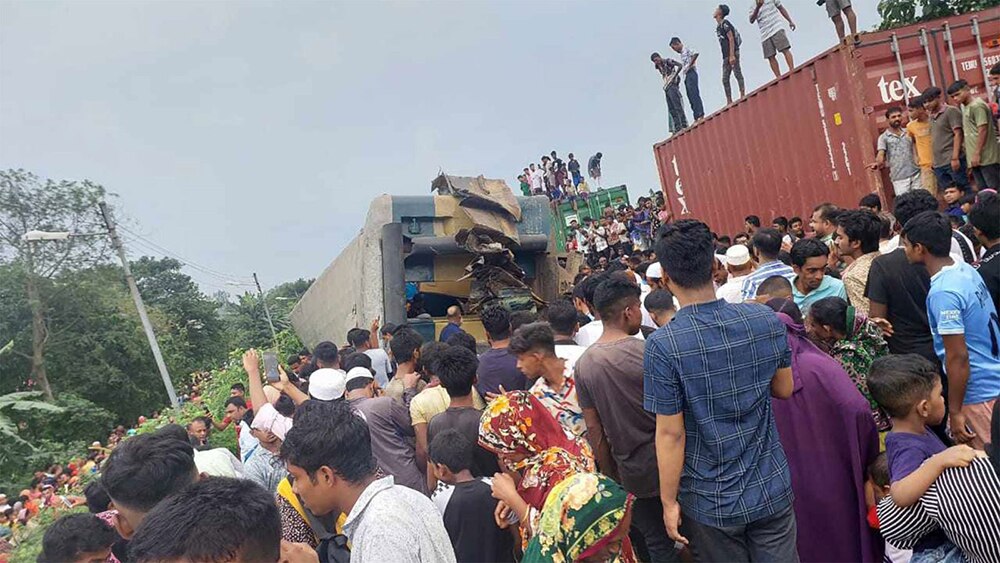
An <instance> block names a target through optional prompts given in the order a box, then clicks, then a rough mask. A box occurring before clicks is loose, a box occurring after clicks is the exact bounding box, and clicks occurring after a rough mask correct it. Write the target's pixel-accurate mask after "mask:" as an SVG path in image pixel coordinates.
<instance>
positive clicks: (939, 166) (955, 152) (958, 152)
mask: <svg viewBox="0 0 1000 563" xmlns="http://www.w3.org/2000/svg"><path fill="white" fill-rule="evenodd" d="M920 97H921V98H923V100H924V108H926V109H927V113H929V114H930V119H931V144H932V146H933V148H934V163H933V164H934V176H936V177H937V183H938V185H939V186H941V189H944V188H946V187H948V186H959V187H960V188H961V189H962V190H963V191H966V192H967V191H969V178H968V177H967V176H966V174H965V157H964V156H963V155H962V111H961V110H959V109H958V108H956V107H952V106H949V105H947V104H945V103H944V102H942V101H941V89H940V88H938V87H937V86H931V87H930V88H928V89H926V90H924V92H923V94H921V95H920Z"/></svg>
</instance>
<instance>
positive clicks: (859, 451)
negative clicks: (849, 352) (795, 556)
mask: <svg viewBox="0 0 1000 563" xmlns="http://www.w3.org/2000/svg"><path fill="white" fill-rule="evenodd" d="M767 304H768V306H770V307H771V308H772V309H774V310H775V311H777V312H778V317H779V318H780V319H781V320H782V322H784V323H785V326H786V327H787V331H788V347H789V348H790V349H791V352H792V377H793V379H794V381H795V387H794V391H793V393H792V396H791V397H790V398H788V399H772V401H771V402H772V404H773V406H774V420H775V423H776V424H777V427H778V435H779V437H780V439H781V445H782V446H783V447H784V449H785V455H786V457H787V458H788V467H789V469H790V471H791V474H792V491H794V493H795V504H794V506H795V520H796V524H797V527H798V551H799V558H800V559H801V560H802V561H803V562H808V561H881V560H882V545H881V542H879V541H878V540H877V538H876V536H875V533H874V531H873V530H872V529H871V528H870V527H869V526H868V522H867V520H866V514H867V510H868V508H867V505H866V503H865V480H866V475H867V468H868V465H869V464H870V463H871V462H872V461H873V460H874V459H875V456H877V455H878V453H879V442H878V431H877V430H876V428H875V420H874V418H873V417H872V411H871V408H870V407H869V405H868V401H867V400H865V398H864V396H862V395H861V392H860V391H858V388H857V386H855V385H854V382H852V381H851V378H850V377H848V375H847V372H845V371H844V368H843V367H841V366H840V364H839V363H838V362H837V360H834V359H833V358H831V357H830V356H828V355H827V354H826V353H824V352H823V351H822V350H820V349H819V348H817V347H816V346H815V345H814V344H813V343H812V342H810V341H809V339H808V338H807V337H806V332H805V329H804V328H803V326H802V315H801V313H800V312H799V310H798V307H796V306H795V303H793V302H792V301H791V300H790V299H772V300H771V301H768V303H767Z"/></svg>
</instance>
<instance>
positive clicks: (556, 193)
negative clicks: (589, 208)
mask: <svg viewBox="0 0 1000 563" xmlns="http://www.w3.org/2000/svg"><path fill="white" fill-rule="evenodd" d="M602 158H604V155H603V154H601V153H596V154H594V156H591V157H590V158H589V159H588V160H587V175H588V176H589V177H590V179H591V180H592V181H593V182H594V183H595V184H596V185H597V187H598V189H599V188H601V187H602V186H601V159H602ZM540 160H541V164H536V163H534V162H532V163H531V164H529V165H528V166H527V167H525V168H524V170H523V171H522V172H521V174H518V176H517V181H518V183H519V184H520V188H521V194H523V195H524V196H525V197H527V196H533V195H544V196H547V197H548V198H549V201H551V202H553V205H555V204H557V203H559V202H561V201H563V200H568V201H575V200H576V199H577V198H580V199H583V200H586V199H587V198H588V197H589V196H590V185H589V184H588V183H587V179H586V178H584V176H583V172H582V169H581V168H580V161H578V160H577V159H576V156H574V155H573V153H569V154H568V155H567V157H566V161H565V162H564V161H563V160H562V159H561V158H559V155H558V154H557V153H556V151H552V152H551V153H550V154H548V155H542V158H541V159H540Z"/></svg>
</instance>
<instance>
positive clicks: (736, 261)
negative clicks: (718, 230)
mask: <svg viewBox="0 0 1000 563" xmlns="http://www.w3.org/2000/svg"><path fill="white" fill-rule="evenodd" d="M749 261H750V249H749V248H747V247H746V245H743V244H734V245H732V246H730V247H729V249H728V250H726V262H727V263H728V264H730V265H732V266H742V265H743V264H746V263H747V262H749Z"/></svg>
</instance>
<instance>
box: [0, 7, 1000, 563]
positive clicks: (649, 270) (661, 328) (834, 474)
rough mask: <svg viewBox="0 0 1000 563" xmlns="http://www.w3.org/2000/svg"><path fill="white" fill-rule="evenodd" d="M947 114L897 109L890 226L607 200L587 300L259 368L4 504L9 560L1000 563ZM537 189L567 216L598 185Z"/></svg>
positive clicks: (979, 231) (996, 207)
mask: <svg viewBox="0 0 1000 563" xmlns="http://www.w3.org/2000/svg"><path fill="white" fill-rule="evenodd" d="M765 4H766V3H763V2H758V7H760V6H762V5H765ZM721 8H724V6H721V7H720V10H721ZM723 15H724V14H723ZM758 15H759V14H758ZM991 77H992V79H993V80H994V81H995V82H994V84H1000V68H998V67H994V68H993V69H992V70H991ZM947 93H948V96H949V98H950V100H951V101H953V102H954V103H955V104H957V106H948V105H946V104H944V103H943V102H942V101H941V99H940V98H941V96H942V92H941V91H940V90H939V89H936V88H931V89H928V90H927V91H925V92H923V93H922V94H921V95H920V96H919V97H915V98H913V99H911V100H910V102H909V104H908V105H909V110H910V122H909V123H908V124H907V125H906V126H905V127H904V126H903V121H902V109H901V108H890V109H889V111H887V112H886V118H887V123H888V129H887V130H886V132H885V133H884V134H883V135H882V136H880V138H879V141H878V146H877V152H876V162H875V164H874V167H875V168H879V167H888V169H889V175H890V178H891V179H892V183H893V191H894V192H895V198H894V200H893V203H892V209H891V212H890V210H889V209H883V205H882V201H881V199H880V198H879V197H878V195H876V194H869V195H867V196H865V197H864V198H862V199H861V200H860V201H859V202H858V205H857V207H856V208H852V209H844V208H840V207H838V206H835V205H833V204H830V203H822V204H820V205H817V206H816V207H815V208H814V209H813V210H812V212H811V214H810V215H809V216H808V220H807V221H805V220H803V219H802V218H801V217H798V216H793V217H791V218H786V217H784V216H779V217H774V218H773V219H772V221H771V223H770V225H769V226H766V225H764V224H763V223H762V221H761V219H760V217H758V216H755V215H749V216H747V217H746V218H745V222H744V230H743V231H742V232H740V233H736V234H734V235H732V236H728V235H718V234H716V233H713V232H712V231H711V230H710V228H709V226H708V225H706V224H704V223H702V222H699V221H696V220H690V219H686V220H680V221H673V220H672V217H671V216H670V215H669V213H667V212H666V210H665V208H664V205H663V200H662V197H660V196H656V197H654V198H640V199H639V201H638V204H637V206H636V207H634V208H633V207H631V206H628V205H627V204H625V205H620V206H618V207H617V208H615V207H613V206H608V207H607V208H606V209H604V210H603V214H602V217H601V218H600V219H599V220H591V219H588V220H585V221H584V224H583V225H579V224H573V225H571V230H572V238H571V240H570V241H568V242H570V250H573V251H577V252H581V253H583V254H584V255H585V256H586V264H585V265H583V266H581V268H580V272H579V274H578V275H577V277H576V279H575V280H574V285H573V288H572V290H571V291H570V292H568V293H567V294H565V295H564V296H562V298H560V299H558V300H555V301H552V302H550V303H547V304H546V305H545V306H544V308H543V309H542V310H541V311H540V312H538V313H534V312H527V311H518V312H516V313H512V312H511V311H509V310H508V309H507V308H505V307H504V306H502V305H499V304H493V305H491V306H486V307H484V308H483V309H482V310H481V312H480V315H479V320H480V321H481V323H482V326H483V329H484V331H485V333H486V335H487V342H486V343H485V344H484V343H480V342H477V341H476V339H475V338H474V337H472V336H471V335H470V334H469V333H468V332H466V331H465V330H464V329H463V326H464V322H465V321H464V319H463V315H462V310H461V307H460V306H457V305H456V306H453V307H451V308H449V310H448V314H447V319H448V324H447V326H445V327H444V328H443V329H442V331H441V332H440V336H439V339H438V340H436V341H429V342H425V341H424V339H423V338H422V337H421V334H420V333H419V332H417V331H416V330H414V329H413V328H411V327H410V326H408V325H406V324H403V325H400V326H394V325H391V324H388V323H381V322H380V321H379V320H378V319H376V320H375V321H373V322H372V323H371V325H370V327H369V328H368V329H363V328H355V329H352V330H351V331H349V332H348V333H347V334H346V335H344V340H343V342H342V343H341V344H339V345H338V344H336V343H334V342H332V341H326V342H320V343H319V344H317V345H316V346H314V347H313V349H312V350H311V351H309V350H302V351H301V352H299V353H297V354H293V355H291V356H289V357H288V358H287V359H286V361H285V362H284V366H285V367H280V366H279V367H277V368H276V369H268V368H266V367H265V369H263V370H262V367H261V356H260V355H259V354H258V353H257V352H256V351H254V350H250V351H248V352H247V353H246V354H245V355H244V356H243V370H244V373H245V375H246V379H245V381H244V382H239V383H235V384H233V385H232V387H231V390H230V397H229V398H228V399H227V400H226V401H225V405H224V413H223V415H224V416H223V417H222V418H221V420H216V418H215V417H213V416H212V413H210V412H206V413H205V415H204V416H198V417H195V418H193V419H191V420H185V421H184V422H186V425H185V426H181V425H178V424H175V423H174V422H175V420H174V419H173V418H168V419H167V420H163V421H162V422H163V425H162V427H160V428H159V429H157V430H155V431H153V432H147V433H139V432H136V429H135V428H132V429H129V430H126V429H125V428H124V427H118V428H116V429H115V430H114V431H113V432H112V434H111V435H110V436H109V437H108V440H107V441H106V444H107V445H106V446H104V445H102V444H101V443H99V442H95V443H94V444H93V445H92V446H91V448H90V451H89V454H88V455H87V456H86V457H85V458H79V459H74V460H72V461H70V462H69V463H67V464H66V465H65V466H63V465H53V466H52V467H49V468H47V470H46V471H39V472H38V473H37V474H36V475H35V478H34V480H33V481H32V484H31V487H30V488H29V489H25V490H23V491H21V492H20V493H19V494H18V495H17V496H16V497H13V496H12V497H8V496H7V495H6V494H2V493H0V542H3V543H0V545H3V544H5V543H6V542H7V539H5V537H6V536H9V535H10V533H11V531H12V530H16V529H17V528H18V527H20V526H25V525H27V524H28V523H29V522H30V521H31V520H32V519H33V518H35V517H37V516H38V514H40V513H41V512H42V511H44V510H51V511H54V512H55V514H57V515H58V514H59V513H60V512H62V511H66V513H65V514H64V515H62V516H61V517H60V518H58V520H56V521H55V523H54V524H52V525H51V526H50V527H49V528H48V529H46V531H45V534H44V538H43V542H42V543H43V553H42V555H41V556H40V559H39V560H40V561H138V562H145V561H167V560H170V561H174V560H190V561H204V560H212V561H245V560H254V561H258V560H259V561H283V562H286V561H287V562H298V561H323V562H329V561H333V562H344V561H353V562H369V561H371V562H382V561H427V562H431V561H433V562H439V561H444V562H447V561H532V562H535V561H552V562H565V561H609V560H615V561H625V562H628V561H682V560H683V561H688V560H692V559H693V560H695V561H797V560H803V561H827V560H836V561H879V560H882V558H883V556H884V557H886V558H888V559H889V560H891V561H893V562H905V561H912V562H914V563H922V562H925V561H973V562H980V561H982V562H987V561H998V560H1000V508H998V507H1000V476H998V472H1000V447H998V446H997V440H1000V414H998V410H1000V402H998V396H1000V344H998V342H1000V318H998V315H997V311H998V309H1000V258H998V256H1000V197H998V195H997V192H996V188H997V187H998V183H1000V180H998V176H1000V145H998V142H997V138H996V127H995V124H994V123H993V119H992V117H993V116H991V114H990V111H989V108H988V107H987V106H986V105H985V104H983V103H982V102H981V101H979V100H977V99H976V98H974V97H972V96H971V95H970V94H969V88H968V85H967V84H965V83H964V82H962V81H959V82H956V83H954V84H952V85H951V86H950V87H949V88H948V89H947ZM958 106H960V107H961V109H959V107H958ZM600 156H601V155H600V153H597V155H595V158H596V159H597V160H596V161H595V160H594V159H593V158H592V159H591V161H590V162H589V163H588V165H589V166H588V167H589V168H590V175H591V177H592V178H595V179H599V178H600ZM533 167H534V165H532V166H529V168H528V169H527V171H528V172H529V173H530V174H535V175H534V176H531V177H528V178H524V179H526V180H528V181H527V182H526V183H527V184H528V187H527V189H528V190H529V191H530V192H531V193H536V192H535V182H536V180H535V178H540V179H539V180H538V182H540V184H539V185H540V188H539V189H541V190H543V191H544V192H545V193H547V194H549V195H550V197H552V198H553V199H554V200H555V201H558V200H559V198H560V197H563V196H562V194H563V193H570V192H563V191H562V190H561V189H560V188H559V186H560V185H562V186H574V187H577V188H578V187H579V186H580V185H582V184H583V183H584V181H583V179H582V176H581V175H580V173H579V172H580V167H579V163H578V162H576V160H575V158H573V155H572V154H571V155H569V160H568V164H566V165H564V164H563V163H562V161H561V160H559V159H558V156H557V155H556V153H554V152H553V153H552V154H551V156H550V157H543V168H542V169H541V170H543V173H542V174H541V175H537V174H536V172H537V170H538V169H533ZM550 175H551V182H552V183H551V184H550V183H549V176H550ZM969 176H971V178H972V181H970V180H969ZM522 181H523V180H522ZM522 188H524V186H522ZM576 193H577V194H579V193H580V191H577V192H576ZM584 193H585V192H584ZM935 194H940V197H941V198H942V199H943V201H941V200H939V199H938V198H937V197H936V195H935ZM265 363H266V362H265ZM262 371H263V373H262ZM182 396H183V397H184V399H185V400H186V401H191V402H194V403H198V402H199V401H200V389H199V382H197V381H196V382H194V383H192V385H191V386H189V388H187V389H186V390H185V392H184V393H183V394H182ZM154 416H155V415H154ZM146 422H147V421H146V420H145V418H144V417H140V419H139V420H138V426H141V425H144V424H145V423H146ZM212 432H233V433H234V434H235V437H236V442H237V447H236V448H235V451H232V450H230V449H227V448H219V447H212V446H211V445H210V440H209V436H210V434H211V433H212ZM987 452H989V453H988V454H987ZM84 483H86V487H85V488H84V490H83V495H72V494H67V491H68V490H70V489H71V488H72V487H73V486H74V485H76V486H79V485H82V484H84ZM83 506H86V508H87V510H88V512H87V513H82V512H78V511H75V510H73V509H76V508H77V507H83ZM0 557H3V556H2V555H0Z"/></svg>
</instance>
